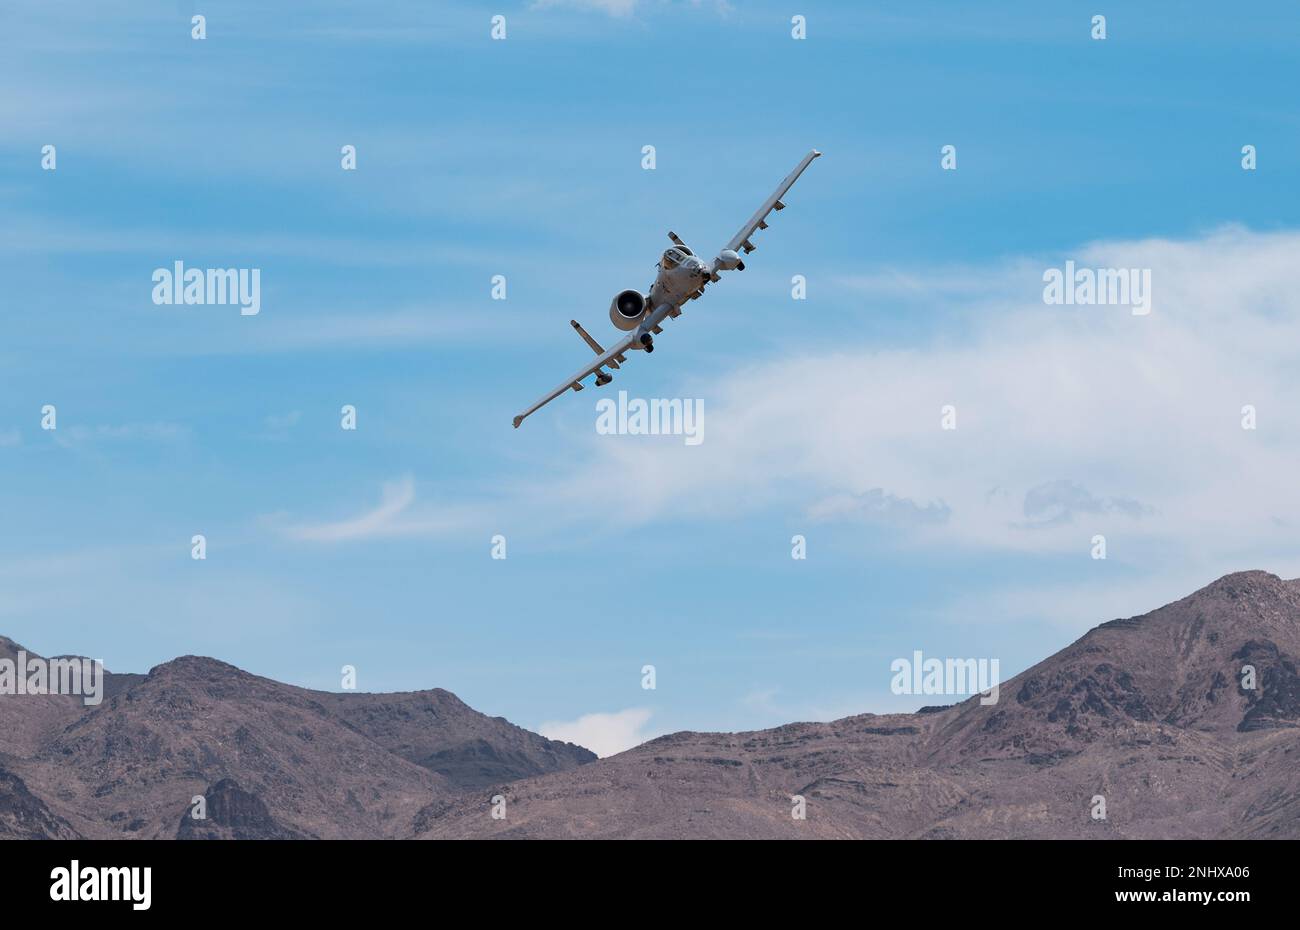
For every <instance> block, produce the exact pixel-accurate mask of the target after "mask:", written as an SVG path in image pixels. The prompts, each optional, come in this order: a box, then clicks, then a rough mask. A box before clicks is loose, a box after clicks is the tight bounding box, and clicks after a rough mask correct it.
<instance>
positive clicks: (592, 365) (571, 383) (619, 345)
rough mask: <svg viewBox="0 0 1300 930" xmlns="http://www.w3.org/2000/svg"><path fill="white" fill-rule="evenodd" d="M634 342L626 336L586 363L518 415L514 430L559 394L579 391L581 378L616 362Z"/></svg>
mask: <svg viewBox="0 0 1300 930" xmlns="http://www.w3.org/2000/svg"><path fill="white" fill-rule="evenodd" d="M635 341H636V338H635V333H630V334H628V335H627V336H624V337H623V338H622V339H620V340H619V341H618V342H616V343H615V344H614V345H612V346H610V347H609V348H608V349H606V350H605V351H604V352H602V353H601V354H600V355H598V356H596V357H595V358H593V359H592V360H591V361H590V362H588V363H587V365H586V367H584V368H582V369H581V370H579V371H577V372H575V373H574V374H573V376H572V377H570V378H567V379H565V380H564V381H563V382H561V384H560V386H559V387H557V388H556V389H555V390H553V391H551V392H550V393H549V394H547V395H546V396H545V397H543V398H542V399H541V400H539V401H538V402H537V403H535V404H533V405H532V406H531V407H529V408H528V409H527V410H525V411H524V412H523V413H521V414H519V416H517V417H515V419H514V424H515V429H518V428H519V424H520V423H522V422H524V418H525V417H527V416H528V415H529V414H531V413H533V412H534V411H536V410H539V409H541V408H542V407H544V406H546V405H547V404H549V403H550V402H551V401H553V400H555V398H557V397H559V396H560V395H561V394H563V393H564V392H565V391H567V390H569V389H570V388H572V389H573V390H575V391H581V390H582V379H583V378H585V377H587V375H589V374H591V373H592V372H594V371H596V369H598V368H602V367H604V366H606V365H609V364H610V362H611V361H617V360H619V359H621V358H622V357H623V353H624V352H627V351H628V350H629V349H630V348H631V347H632V345H633V343H634V342H635Z"/></svg>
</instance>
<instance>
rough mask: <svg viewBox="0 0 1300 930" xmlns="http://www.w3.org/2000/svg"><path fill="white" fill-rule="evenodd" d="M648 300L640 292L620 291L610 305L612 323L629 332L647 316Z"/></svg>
mask: <svg viewBox="0 0 1300 930" xmlns="http://www.w3.org/2000/svg"><path fill="white" fill-rule="evenodd" d="M645 311H646V299H645V297H644V296H643V295H642V294H641V293H640V292H638V291H619V293H618V295H617V296H616V297H615V298H614V300H613V301H612V302H611V303H610V305H609V319H610V322H611V323H613V324H614V325H615V326H617V327H618V328H619V329H621V330H623V331H624V332H627V331H628V330H630V329H636V324H637V323H639V322H640V320H641V317H643V316H645Z"/></svg>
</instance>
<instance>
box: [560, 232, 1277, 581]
mask: <svg viewBox="0 0 1300 930" xmlns="http://www.w3.org/2000/svg"><path fill="white" fill-rule="evenodd" d="M1298 251H1300V235H1298V234H1296V233H1277V234H1257V233H1251V232H1249V231H1246V230H1242V229H1236V228H1231V229H1225V230H1221V231H1219V232H1216V233H1214V234H1212V235H1210V236H1207V237H1205V238H1203V239H1200V240H1197V241H1189V242H1173V241H1167V240H1144V241H1138V242H1115V243H1097V244H1093V245H1090V246H1087V247H1084V248H1081V249H1079V250H1077V251H1076V252H1075V253H1073V254H1072V255H1068V256H1064V257H1071V258H1074V259H1075V260H1076V261H1077V262H1078V263H1079V264H1080V266H1083V265H1085V264H1086V265H1087V266H1090V267H1138V268H1151V269H1152V271H1153V291H1154V305H1153V306H1154V309H1153V311H1152V313H1151V314H1150V315H1149V316H1134V315H1133V314H1132V313H1130V312H1129V310H1128V309H1126V308H1123V307H1107V306H1071V307H1062V306H1048V305H1046V304H1044V303H1042V301H1041V293H1042V283H1041V277H1040V276H1041V274H1042V272H1043V270H1044V269H1045V268H1047V267H1052V266H1059V265H1060V262H1061V261H1062V260H1063V258H1064V257H1060V258H1051V259H1044V260H1042V261H1041V262H1037V263H1033V262H1026V261H1025V260H1023V259H1017V260H1015V261H1014V262H1011V263H1008V265H1007V269H1008V273H1007V274H1004V275H1003V276H1002V277H1001V279H1000V280H1001V281H1002V287H1001V292H1000V293H995V292H988V293H985V294H981V295H980V296H979V297H978V298H976V299H978V300H979V302H980V306H981V310H980V314H979V316H978V317H975V318H974V320H975V322H974V324H973V325H969V323H968V324H967V325H964V326H963V327H962V333H961V335H960V338H957V334H953V335H952V336H948V335H947V334H945V333H942V332H936V333H934V335H933V338H932V339H930V340H927V341H928V342H929V343H930V344H929V345H925V346H922V347H917V348H906V349H903V348H876V347H872V346H869V345H846V346H844V347H843V348H840V349H838V350H835V351H822V352H816V353H809V354H804V355H797V356H793V357H786V358H783V359H778V360H774V361H767V362H761V363H757V364H753V365H749V366H746V367H742V368H739V369H737V370H734V371H732V372H730V373H727V374H724V375H722V376H720V377H718V378H716V379H714V380H713V381H712V382H705V383H704V384H703V385H702V386H699V387H697V388H696V389H695V392H696V393H697V394H699V395H700V396H702V397H704V398H705V400H706V402H707V404H708V407H709V421H710V430H709V437H708V441H707V442H705V443H703V444H702V445H700V446H698V447H694V448H680V447H669V446H667V445H663V444H648V443H635V442H628V441H618V440H622V439H625V437H615V438H613V439H611V438H610V437H593V438H592V439H590V440H588V444H589V449H587V450H585V451H583V452H580V453H577V454H575V453H573V452H571V451H570V452H566V456H567V457H569V458H570V459H571V460H574V461H580V462H584V463H586V464H585V465H584V467H582V468H580V469H578V470H576V471H574V472H572V473H571V474H570V476H569V477H568V478H566V479H562V480H561V481H560V483H559V485H558V487H556V486H551V487H546V488H544V489H543V488H538V492H539V496H545V497H548V498H549V499H550V500H552V501H555V502H557V503H556V506H563V507H565V508H566V509H568V510H569V511H570V512H571V513H578V514H590V513H591V511H592V510H595V511H598V512H602V513H605V514H607V515H612V518H615V519H622V520H625V521H631V522H637V521H650V520H654V519H657V518H659V517H660V516H673V515H677V516H680V515H681V514H687V513H689V514H693V515H695V516H697V517H698V518H704V519H708V518H711V517H717V516H733V515H737V514H740V513H744V512H748V511H752V510H755V509H758V508H767V509H771V510H775V511H781V512H784V513H786V514H790V515H798V514H803V515H804V516H806V517H807V518H808V519H809V520H810V521H811V520H813V519H821V520H826V519H840V518H854V519H862V518H863V517H867V518H873V519H876V520H877V521H881V520H885V522H888V523H890V524H891V525H893V526H895V528H896V529H897V531H898V532H899V533H900V537H901V538H902V539H904V540H906V541H908V542H911V543H914V544H918V545H922V544H934V545H940V546H954V545H958V546H970V547H980V548H995V549H1008V550H1021V551H1034V552H1041V551H1053V552H1069V551H1074V552H1081V553H1086V552H1087V551H1088V546H1089V539H1090V537H1091V536H1092V535H1093V533H1103V534H1107V535H1108V536H1110V537H1112V539H1111V546H1110V550H1111V557H1112V558H1114V557H1116V555H1118V556H1119V557H1121V558H1122V557H1123V553H1124V552H1125V551H1126V550H1127V551H1129V552H1132V547H1133V544H1134V542H1135V541H1137V540H1142V541H1146V542H1148V543H1152V544H1157V543H1158V544H1160V545H1162V546H1166V547H1169V546H1172V547H1175V549H1177V550H1180V551H1179V552H1171V553H1170V554H1171V561H1172V560H1174V559H1177V558H1180V557H1181V556H1183V555H1187V554H1190V553H1195V554H1197V555H1198V556H1202V557H1205V558H1206V559H1207V560H1209V561H1212V562H1217V561H1220V560H1223V559H1226V558H1229V557H1232V556H1236V555H1239V554H1240V553H1241V550H1242V549H1243V548H1246V549H1251V550H1255V551H1257V552H1258V551H1267V550H1268V549H1269V547H1273V548H1276V549H1281V548H1282V547H1285V546H1288V545H1290V543H1291V541H1292V540H1293V538H1294V530H1295V524H1296V522H1297V521H1300V485H1297V484H1296V482H1295V480H1294V463H1295V462H1296V461H1297V460H1300V409H1297V407H1296V405H1295V403H1294V386H1295V379H1296V375H1295V372H1296V370H1297V368H1296V363H1297V362H1298V361H1300V288H1297V286H1296V279H1295V271H1294V269H1295V255H1296V254H1297V252H1298ZM940 273H941V272H940ZM1026 274H1028V275H1031V276H1032V277H1031V278H1030V279H1029V280H1028V281H1026V280H1024V277H1025V275H1026ZM988 280H989V281H990V282H993V281H997V280H999V278H997V276H990V277H989V279H988ZM1026 295H1029V296H1026ZM867 312H877V311H876V310H875V309H874V308H868V310H867ZM672 390H673V388H672V386H671V385H665V386H664V391H665V392H666V393H672ZM947 404H951V405H953V406H955V407H956V410H957V429H955V430H943V429H941V428H940V411H941V408H942V407H943V406H944V405H947ZM1245 404H1253V405H1254V406H1255V407H1256V409H1257V411H1258V418H1259V428H1258V429H1257V430H1254V431H1250V430H1244V429H1242V428H1241V408H1242V406H1243V405H1245ZM629 488H635V489H636V493H635V494H632V495H629V494H628V489H629ZM927 508H928V510H927ZM943 515H946V518H945V519H939V517H940V516H943ZM918 517H928V518H926V519H919V518H918ZM1167 551H1168V550H1167ZM1246 564H1249V563H1246ZM1234 567H1240V563H1239V562H1238V561H1234Z"/></svg>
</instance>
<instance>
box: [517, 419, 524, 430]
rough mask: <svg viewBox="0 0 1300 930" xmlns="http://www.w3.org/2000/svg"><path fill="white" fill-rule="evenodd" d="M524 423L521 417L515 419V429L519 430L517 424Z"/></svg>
mask: <svg viewBox="0 0 1300 930" xmlns="http://www.w3.org/2000/svg"><path fill="white" fill-rule="evenodd" d="M522 422H524V418H523V417H515V429H519V424H520V423H522Z"/></svg>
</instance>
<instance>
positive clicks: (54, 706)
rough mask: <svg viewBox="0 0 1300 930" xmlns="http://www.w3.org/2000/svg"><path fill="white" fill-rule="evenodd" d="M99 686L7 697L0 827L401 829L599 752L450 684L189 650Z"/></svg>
mask: <svg viewBox="0 0 1300 930" xmlns="http://www.w3.org/2000/svg"><path fill="white" fill-rule="evenodd" d="M5 644H9V645H12V644H11V643H9V641H7V640H6V641H5ZM16 648H17V647H14V651H15V652H16ZM29 654H30V653H29ZM105 695H106V696H105V698H104V700H103V702H102V703H101V704H99V705H98V706H89V707H87V706H83V704H82V702H81V700H80V699H79V698H72V697H66V696H54V695H41V696H33V695H21V696H20V695H3V696H0V724H3V729H0V773H2V774H3V777H0V836H6V835H13V836H27V835H33V831H36V830H44V831H45V832H46V833H49V834H57V833H59V832H60V831H63V832H65V833H76V834H80V835H83V836H87V837H92V838H93V837H122V836H127V837H153V838H170V837H174V836H177V835H178V832H179V835H181V836H187V837H196V838H197V837H217V836H241V835H243V836H263V837H271V836H279V837H291V836H303V837H369V836H404V835H408V834H409V833H410V832H411V829H412V828H411V823H412V820H413V818H414V816H415V815H416V814H417V813H418V811H419V810H421V809H422V808H423V807H424V806H426V805H427V804H429V803H430V801H431V800H432V799H436V798H449V797H452V796H454V795H455V794H456V793H458V792H460V791H463V790H466V789H467V788H472V787H477V786H478V785H480V784H482V783H484V781H485V780H491V779H499V778H505V779H514V778H521V777H523V776H525V775H532V774H537V773H539V772H548V771H554V770H560V769H564V768H572V767H575V766H578V765H581V764H583V763H585V762H588V761H591V760H592V759H594V758H595V756H594V755H593V754H592V753H590V752H588V751H587V750H585V749H582V748H580V747H577V746H572V745H570V744H567V743H557V742H554V741H551V740H547V739H544V738H543V737H541V736H538V735H536V734H533V733H529V732H528V731H526V730H522V729H520V728H519V727H515V726H513V725H512V724H510V723H508V722H506V721H504V720H501V719H500V718H492V717H487V716H485V715H483V714H480V713H478V712H477V711H474V710H473V709H471V708H469V707H468V706H466V705H465V704H464V703H462V702H461V701H460V700H459V699H457V698H456V697H455V696H454V695H452V694H450V693H448V692H446V691H431V692H419V693H416V694H396V695H382V694H351V693H344V694H333V693H325V692H317V691H309V690H306V689H302V688H296V687H292V686H290V685H284V684H281V683H279V682H275V681H271V680H270V679H266V678H260V677H258V676H256V675H250V674H249V673H247V672H244V671H241V670H240V669H237V668H235V667H234V666H231V665H227V664H226V663H224V662H218V661H216V660H214V659H205V658H198V657H194V656H185V657H182V658H179V659H175V660H173V661H171V662H167V663H164V664H163V665H160V666H158V667H156V668H154V669H152V670H151V671H150V672H149V674H148V675H144V676H138V675H115V676H110V678H109V679H108V681H107V682H106V687H105ZM9 777H11V778H12V779H13V780H12V781H6V780H5V778H9ZM199 796H203V797H205V798H206V799H207V806H208V809H209V819H208V821H207V822H197V821H194V818H193V817H191V816H190V813H191V805H192V803H193V800H194V799H195V798H197V797H199ZM7 807H8V808H9V809H12V811H13V815H12V816H11V817H6V816H5V810H6V808H7ZM46 814H48V817H46ZM47 821H48V822H47ZM32 824H35V825H36V826H31V825H32Z"/></svg>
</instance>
